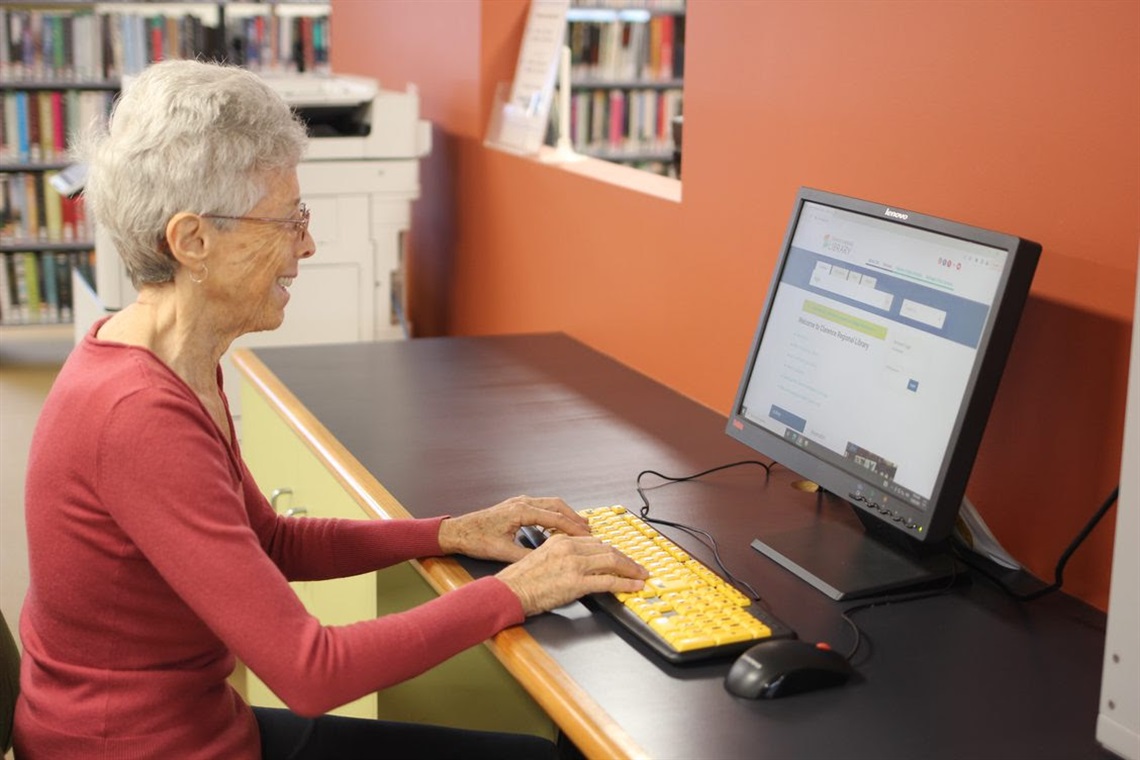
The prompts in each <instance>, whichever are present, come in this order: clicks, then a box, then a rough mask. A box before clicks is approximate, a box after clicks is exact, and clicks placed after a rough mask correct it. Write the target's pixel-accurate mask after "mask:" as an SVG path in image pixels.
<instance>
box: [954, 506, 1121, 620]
mask: <svg viewBox="0 0 1140 760" xmlns="http://www.w3.org/2000/svg"><path fill="white" fill-rule="evenodd" d="M1119 496H1120V485H1119V484H1117V486H1116V487H1115V488H1113V489H1112V493H1110V494H1109V495H1108V497H1107V498H1106V499H1105V500H1104V503H1102V504H1101V505H1100V508H1098V509H1097V511H1096V512H1095V513H1094V514H1093V516H1092V517H1090V518H1089V520H1088V522H1086V523H1085V525H1084V527H1083V528H1081V530H1080V532H1078V533H1077V535H1076V537H1075V538H1074V539H1073V540H1072V541H1071V542H1069V545H1068V546H1067V547H1065V551H1063V552H1062V553H1061V556H1060V558H1059V559H1058V560H1057V565H1056V567H1055V568H1054V570H1053V583H1052V584H1051V585H1048V586H1045V587H1043V588H1039V589H1037V590H1036V591H1030V592H1029V593H1024V594H1023V593H1019V592H1017V591H1014V590H1013V589H1012V588H1010V587H1009V586H1008V585H1007V584H1005V583H1003V582H1002V580H1001V579H1000V578H998V577H997V576H996V575H994V574H993V573H991V572H989V571H988V570H986V569H985V568H983V567H981V566H980V565H978V564H977V563H975V562H971V561H970V559H969V558H968V557H966V556H963V555H962V554H961V553H960V552H959V551H958V547H957V545H956V544H955V554H957V555H958V557H959V559H961V560H962V561H963V562H965V563H966V564H967V565H969V566H970V567H971V568H973V569H974V570H976V571H977V572H978V573H980V574H981V575H983V576H985V577H986V578H987V579H989V580H990V581H992V582H993V583H994V584H995V585H996V586H997V587H998V588H1000V589H1001V590H1002V591H1004V592H1005V593H1006V594H1008V595H1009V596H1012V597H1013V598H1014V599H1016V600H1017V601H1019V602H1032V601H1034V600H1036V599H1040V598H1041V597H1043V596H1045V595H1046V594H1051V593H1053V592H1054V591H1059V590H1060V589H1061V586H1062V585H1063V584H1064V582H1065V578H1064V576H1065V565H1067V564H1068V563H1069V558H1070V557H1072V556H1073V554H1074V553H1075V552H1076V551H1077V549H1078V548H1080V546H1081V544H1082V543H1084V541H1085V539H1086V538H1088V537H1089V534H1090V533H1092V532H1093V529H1094V528H1096V526H1097V525H1098V524H1099V523H1100V521H1101V520H1102V519H1103V518H1104V516H1105V515H1106V514H1108V510H1110V509H1112V505H1113V504H1115V503H1116V500H1117V498H1118V497H1119Z"/></svg>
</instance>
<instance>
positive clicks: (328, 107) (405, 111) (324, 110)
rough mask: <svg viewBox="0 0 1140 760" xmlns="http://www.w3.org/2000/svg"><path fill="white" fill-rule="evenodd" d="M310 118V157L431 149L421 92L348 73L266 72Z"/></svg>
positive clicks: (416, 153)
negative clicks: (388, 86)
mask: <svg viewBox="0 0 1140 760" xmlns="http://www.w3.org/2000/svg"><path fill="white" fill-rule="evenodd" d="M262 78H263V79H265V81H266V83H267V84H269V86H270V87H272V88H273V89H274V91H276V92H277V94H279V95H280V96H281V98H282V99H283V100H284V101H285V102H286V103H288V104H289V105H290V107H292V109H293V110H294V112H296V113H297V115H298V116H299V117H300V118H301V119H302V120H303V121H304V122H305V125H306V127H307V128H308V130H309V137H311V138H312V140H311V142H310V147H309V152H308V154H307V156H306V157H307V158H308V159H310V160H330V159H331V160H336V159H385V158H418V157H420V156H426V155H427V154H428V153H429V152H430V151H431V124H430V123H429V122H426V121H423V120H422V119H420V118H419V110H420V101H419V93H418V92H417V91H416V89H415V87H414V86H410V87H408V89H407V91H405V92H396V91H392V90H383V89H381V88H380V86H379V84H378V83H377V82H376V80H374V79H368V78H366V77H359V76H349V75H344V74H273V73H265V74H262Z"/></svg>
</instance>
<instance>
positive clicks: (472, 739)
mask: <svg viewBox="0 0 1140 760" xmlns="http://www.w3.org/2000/svg"><path fill="white" fill-rule="evenodd" d="M253 714H254V715H256V716H257V725H258V728H259V729H260V730H261V757H262V760H358V759H359V760H365V759H366V758H367V760H380V759H381V758H384V759H387V758H417V760H422V759H424V758H431V759H432V760H445V758H456V759H458V758H466V759H470V758H487V760H532V759H533V760H557V758H559V757H560V753H559V750H558V747H557V746H556V745H555V744H554V743H553V742H550V741H548V740H546V739H543V738H540V737H537V736H529V735H526V734H508V733H497V732H492V731H467V730H464V729H458V728H446V727H442V726H425V725H417V724H415V723H394V722H389V721H383V720H371V719H367V718H345V717H342V716H339V715H322V716H321V717H319V718H302V717H301V716H299V715H295V714H294V713H291V712H289V711H288V710H279V709H273V708H269V707H255V708H253Z"/></svg>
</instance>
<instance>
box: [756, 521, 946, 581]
mask: <svg viewBox="0 0 1140 760" xmlns="http://www.w3.org/2000/svg"><path fill="white" fill-rule="evenodd" d="M856 515H858V511H857V510H856ZM883 531H891V532H895V531H894V530H893V529H892V528H889V527H887V526H883V525H882V524H881V523H878V521H871V522H865V523H863V525H862V526H860V525H857V524H849V523H844V522H837V521H833V520H827V519H816V520H815V521H814V522H813V523H812V524H811V525H808V526H805V527H803V528H796V529H793V530H789V531H786V532H782V533H775V534H770V535H763V536H761V537H760V538H757V539H756V540H755V541H753V542H752V548H753V549H755V550H756V551H758V552H760V553H761V554H763V555H765V556H766V557H769V558H770V559H772V560H774V561H775V562H776V563H777V564H779V565H781V566H783V567H784V568H785V569H787V570H790V571H791V572H792V573H795V574H796V575H797V576H799V577H800V578H802V579H803V580H805V581H807V582H808V583H810V584H811V585H812V586H814V587H815V588H817V589H818V590H820V591H822V592H823V593H824V594H827V595H828V596H829V597H831V598H832V599H836V600H844V599H858V598H860V597H868V596H874V595H876V594H882V593H886V592H888V591H896V592H897V591H903V590H911V589H915V588H917V587H922V586H927V585H930V584H933V583H935V582H937V581H940V580H943V579H951V578H952V576H953V575H954V573H955V564H954V561H953V558H952V557H950V556H949V554H948V553H947V552H945V551H923V550H924V549H927V547H922V546H919V545H917V543H916V546H915V547H913V548H912V547H905V546H901V545H899V544H898V543H897V542H894V541H892V538H893V537H892V536H890V535H889V534H883V535H877V534H880V533H882V532H883ZM903 538H904V540H905V537H903ZM941 548H942V547H939V549H941Z"/></svg>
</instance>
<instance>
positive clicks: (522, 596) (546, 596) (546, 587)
mask: <svg viewBox="0 0 1140 760" xmlns="http://www.w3.org/2000/svg"><path fill="white" fill-rule="evenodd" d="M497 577H498V578H499V580H501V581H503V582H504V583H506V584H507V585H508V586H509V587H510V588H511V590H512V591H514V592H515V594H516V595H517V596H518V598H519V601H521V602H522V606H523V610H524V611H525V612H526V614H527V615H536V614H538V613H540V612H546V611H547V610H552V609H554V608H555V607H561V606H562V605H564V604H567V603H569V602H572V601H574V600H575V599H577V598H579V597H581V596H585V595H586V594H593V593H597V592H602V591H608V592H611V593H615V592H620V591H640V590H641V589H642V588H643V587H644V586H645V579H646V578H648V577H649V573H648V572H647V571H646V570H645V568H643V567H642V566H641V565H639V564H637V563H636V562H634V561H633V560H631V559H630V558H629V557H626V556H625V555H624V554H622V553H621V552H619V551H618V550H617V549H615V548H613V547H612V546H610V545H609V544H605V543H602V542H601V541H600V540H598V539H596V538H594V537H593V536H568V535H554V536H551V537H550V538H548V539H547V540H546V541H545V542H544V543H543V544H542V546H540V547H538V548H537V549H534V550H533V551H531V552H530V553H529V554H527V555H526V556H525V557H523V558H522V559H521V560H519V561H518V562H516V563H515V564H513V565H509V566H507V567H506V568H504V569H503V570H501V571H500V572H499V573H498V576H497Z"/></svg>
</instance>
